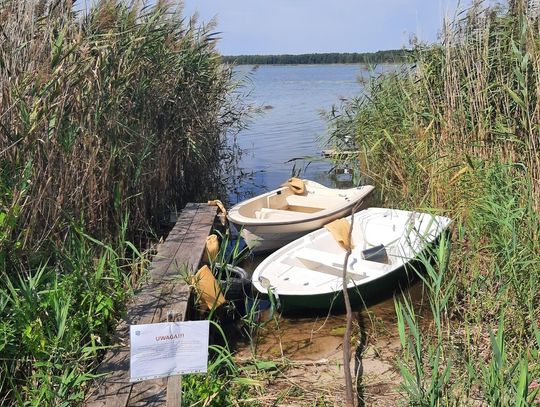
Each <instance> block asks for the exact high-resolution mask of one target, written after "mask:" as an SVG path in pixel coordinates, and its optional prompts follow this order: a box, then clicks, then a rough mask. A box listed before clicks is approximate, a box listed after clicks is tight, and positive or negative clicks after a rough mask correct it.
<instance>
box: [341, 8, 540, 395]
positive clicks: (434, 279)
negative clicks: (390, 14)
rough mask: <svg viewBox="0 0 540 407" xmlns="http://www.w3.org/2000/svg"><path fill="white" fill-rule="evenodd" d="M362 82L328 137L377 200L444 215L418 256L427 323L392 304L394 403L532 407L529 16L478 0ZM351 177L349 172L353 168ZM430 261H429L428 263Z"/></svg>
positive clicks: (533, 21)
mask: <svg viewBox="0 0 540 407" xmlns="http://www.w3.org/2000/svg"><path fill="white" fill-rule="evenodd" d="M459 18H460V19H459V20H456V21H454V22H452V23H447V24H446V25H445V27H444V30H443V31H444V36H443V41H442V44H441V45H433V46H425V45H422V44H419V45H418V46H417V47H416V49H415V51H414V58H413V60H412V62H411V63H410V64H408V65H405V66H403V68H402V69H401V70H398V71H397V72H395V73H393V74H387V75H383V76H380V77H377V78H374V79H373V80H372V81H371V83H369V86H368V91H367V93H366V95H364V96H362V97H359V98H357V99H356V100H353V101H351V102H350V103H349V104H347V105H345V106H343V107H342V109H341V110H337V111H336V112H335V114H334V116H333V117H332V118H331V139H330V143H331V144H333V145H334V146H335V147H337V148H338V149H341V150H346V151H350V150H355V151H357V152H358V155H357V156H356V157H351V158H349V165H350V166H351V167H354V168H356V169H357V173H359V174H364V175H367V177H368V178H370V180H371V181H372V182H374V183H375V184H376V186H377V187H378V191H379V193H380V197H381V200H382V204H383V205H387V206H395V207H400V208H404V209H418V210H423V211H428V212H432V213H437V214H445V215H447V216H449V217H450V218H452V219H453V220H454V222H453V226H452V239H451V240H452V245H451V256H450V258H449V259H447V258H446V257H445V256H443V253H444V252H447V247H446V246H444V245H446V243H445V242H441V246H439V248H438V250H437V253H436V256H435V257H436V259H437V261H436V263H435V265H432V266H430V265H429V264H427V263H426V265H425V266H426V268H427V274H425V275H423V279H424V286H425V289H426V291H427V296H428V298H429V301H430V310H431V312H430V315H429V319H428V320H425V319H424V318H423V317H422V316H420V315H415V313H414V310H413V308H412V307H411V304H410V301H407V300H401V301H397V302H396V313H397V315H398V317H399V324H398V327H399V333H400V341H401V345H402V355H401V356H400V358H399V360H397V361H396V363H397V365H398V366H399V369H400V372H401V376H402V390H403V391H404V399H403V400H402V402H403V403H406V404H407V403H408V404H410V405H450V406H454V405H455V406H458V405H472V404H479V405H493V406H497V405H499V406H506V405H515V406H518V405H519V406H525V405H532V404H534V403H538V402H539V398H538V387H539V386H538V385H539V382H538V377H540V359H539V353H538V352H539V349H540V336H539V335H538V321H539V320H540V314H539V312H538V309H539V305H540V247H539V239H538V236H539V231H540V216H539V212H538V210H539V208H540V199H539V197H540V194H539V191H540V181H539V179H540V177H539V173H540V165H539V164H540V162H539V161H538V157H539V152H538V130H539V128H540V117H539V116H538V112H539V111H540V109H538V106H539V103H540V100H539V99H538V96H537V95H538V92H537V90H538V86H540V81H539V78H540V71H539V70H538V66H537V64H536V63H535V62H534V61H536V60H537V59H538V56H539V55H540V48H539V47H538V44H540V41H539V39H540V38H539V36H538V30H537V25H538V18H537V17H535V14H534V12H533V10H531V9H529V8H528V7H527V4H526V2H524V1H513V2H510V3H509V4H506V5H504V6H499V7H497V8H488V9H486V8H482V7H480V6H479V5H476V6H473V7H472V8H470V9H468V10H466V11H465V12H464V13H462V14H461V15H460V17H459ZM357 176H358V175H357ZM430 267H431V268H430Z"/></svg>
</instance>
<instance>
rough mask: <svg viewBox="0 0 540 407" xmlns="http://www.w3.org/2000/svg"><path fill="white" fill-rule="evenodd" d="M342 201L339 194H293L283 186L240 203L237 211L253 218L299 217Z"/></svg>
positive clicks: (336, 204) (281, 218)
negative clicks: (240, 205) (247, 201)
mask: <svg viewBox="0 0 540 407" xmlns="http://www.w3.org/2000/svg"><path fill="white" fill-rule="evenodd" d="M344 202H346V201H345V200H344V197H340V196H335V195H324V194H321V193H312V194H303V195H295V194H294V193H293V192H292V190H290V189H288V188H284V189H281V190H278V191H276V192H273V193H271V194H265V195H263V196H261V197H260V198H258V199H254V200H253V201H251V202H249V203H246V204H245V205H242V207H241V208H240V209H239V213H240V215H242V216H245V217H248V218H255V219H269V220H287V219H299V218H300V219H301V218H303V217H305V218H309V217H311V216H312V215H313V214H314V213H317V212H321V211H324V210H325V209H328V208H331V207H336V206H338V205H340V204H343V203H344Z"/></svg>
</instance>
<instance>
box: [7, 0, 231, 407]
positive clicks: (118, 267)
mask: <svg viewBox="0 0 540 407" xmlns="http://www.w3.org/2000/svg"><path fill="white" fill-rule="evenodd" d="M139 4H141V3H139V2H133V5H131V6H130V5H128V2H124V1H120V0H118V1H116V0H101V1H97V2H95V5H94V6H93V7H92V8H91V9H89V10H82V11H76V10H75V8H74V7H75V6H74V2H73V1H72V0H28V1H18V0H0V38H1V39H0V404H2V405H23V404H24V405H26V404H28V405H73V404H77V403H80V402H81V401H82V400H83V399H84V396H85V391H86V390H87V388H88V385H87V381H88V380H90V379H91V378H92V377H93V375H92V371H93V368H95V366H96V364H97V362H98V360H99V357H100V355H101V354H102V352H103V348H104V347H105V346H106V345H107V344H108V339H109V336H110V331H111V329H112V328H113V327H114V326H115V324H116V321H117V319H118V318H119V316H120V315H121V312H122V309H123V304H124V302H125V300H126V298H127V296H128V295H129V293H130V290H131V288H132V286H133V283H134V282H135V281H136V280H137V277H138V275H140V274H141V272H143V270H144V267H145V264H146V260H145V256H143V255H142V254H141V253H140V252H139V250H138V249H137V248H136V247H135V245H133V244H131V243H129V240H130V239H137V238H138V236H139V235H141V234H146V235H147V234H149V233H151V228H152V227H153V226H157V225H159V221H160V219H161V218H162V217H163V215H164V214H165V213H166V211H167V210H168V209H170V208H174V207H181V205H182V204H184V203H186V202H187V201H188V200H195V199H207V198H208V197H207V196H206V195H207V194H209V193H210V192H212V193H215V191H217V190H218V188H219V183H220V177H221V175H222V172H223V169H224V167H223V164H222V163H223V161H222V159H223V158H225V159H231V154H232V155H233V157H232V158H234V152H233V151H231V149H232V148H233V147H232V146H231V145H230V144H229V143H227V136H226V133H227V131H228V129H231V128H234V127H235V126H237V125H239V123H240V118H241V115H242V107H241V105H240V104H238V100H237V99H236V98H234V97H232V96H234V94H233V93H234V89H235V86H236V84H235V81H234V80H233V78H232V74H231V70H230V68H228V67H227V66H224V65H222V64H221V62H220V56H219V54H218V53H217V52H216V50H215V42H216V36H215V35H214V34H213V33H212V32H211V29H212V27H208V26H202V25H198V24H197V22H196V21H195V20H194V19H187V18H184V17H183V16H182V15H181V13H180V9H179V7H174V5H173V4H172V3H169V2H167V1H159V2H157V3H156V4H155V5H154V6H138V5H139ZM76 6H78V5H76ZM232 161H234V160H232Z"/></svg>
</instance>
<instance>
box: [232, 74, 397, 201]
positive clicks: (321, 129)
mask: <svg viewBox="0 0 540 407" xmlns="http://www.w3.org/2000/svg"><path fill="white" fill-rule="evenodd" d="M391 68H392V65H380V66H379V67H376V68H375V70H372V71H370V70H369V69H368V68H367V67H366V66H365V65H261V66H259V67H254V66H253V65H243V66H239V67H238V68H237V71H238V74H239V75H241V76H245V77H246V78H247V81H248V85H247V90H251V93H250V96H249V102H250V103H251V104H253V105H255V106H259V107H261V108H262V109H261V110H262V111H261V113H260V114H255V115H254V116H253V117H252V119H251V120H250V124H249V127H248V128H247V129H246V130H243V131H242V132H241V133H240V134H239V135H238V142H239V145H240V148H241V149H242V150H243V151H244V155H243V157H242V159H241V162H240V169H241V171H242V173H244V174H247V176H246V177H245V178H244V179H243V180H242V182H241V186H240V187H239V188H238V189H236V190H235V191H232V192H231V196H230V197H229V198H230V200H231V203H234V202H237V201H239V200H242V199H245V198H246V197H249V196H253V195H257V194H259V193H261V192H263V191H266V190H269V189H273V188H275V187H277V186H278V185H280V184H281V183H283V182H284V181H285V180H286V179H287V178H289V177H290V176H291V173H292V170H293V167H294V165H295V164H296V169H302V176H303V177H305V178H309V179H312V180H314V181H317V182H320V183H322V184H324V185H327V186H332V178H331V177H330V176H329V174H328V171H329V170H330V169H331V168H332V165H331V163H329V162H324V161H321V151H322V150H323V149H324V148H325V142H324V141H325V134H326V131H327V126H328V124H327V121H326V120H325V119H324V118H323V117H322V113H323V112H325V111H326V112H328V111H330V110H331V109H332V106H333V105H336V106H339V104H340V103H342V102H343V101H344V100H347V99H350V98H352V97H355V96H358V95H360V94H361V92H362V90H363V86H362V85H361V84H360V81H361V80H365V79H367V78H369V76H370V75H372V74H374V73H375V74H378V73H380V72H382V71H385V70H388V69H391ZM302 157H310V158H307V159H301V160H296V161H291V160H294V159H296V158H302ZM312 158H314V159H315V161H314V160H313V159H312Z"/></svg>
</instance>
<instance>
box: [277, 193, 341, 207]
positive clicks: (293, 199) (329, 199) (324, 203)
mask: <svg viewBox="0 0 540 407" xmlns="http://www.w3.org/2000/svg"><path fill="white" fill-rule="evenodd" d="M286 201H287V203H288V204H289V206H299V207H302V206H303V207H307V208H317V209H320V210H322V209H324V208H331V207H333V206H336V205H339V204H342V203H343V202H344V199H343V198H339V197H333V196H320V195H317V196H309V197H306V196H301V195H291V196H288V197H287V198H286Z"/></svg>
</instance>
